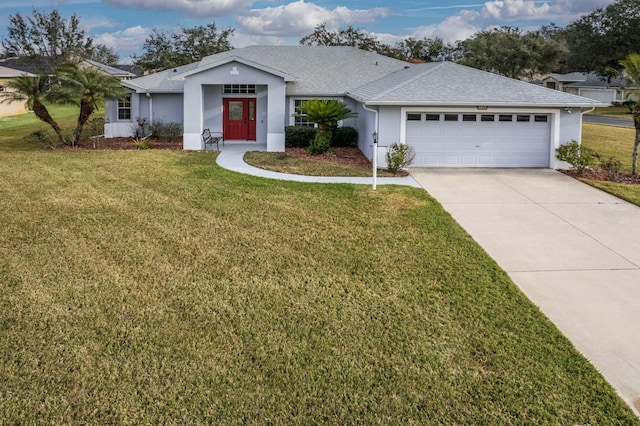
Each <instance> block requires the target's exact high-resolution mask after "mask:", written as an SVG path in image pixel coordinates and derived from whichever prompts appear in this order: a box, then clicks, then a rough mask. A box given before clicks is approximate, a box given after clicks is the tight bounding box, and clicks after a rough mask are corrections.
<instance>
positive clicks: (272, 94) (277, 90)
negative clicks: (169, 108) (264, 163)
mask: <svg viewBox="0 0 640 426" xmlns="http://www.w3.org/2000/svg"><path fill="white" fill-rule="evenodd" d="M214 82H215V83H214ZM285 88H286V85H285V81H284V79H283V77H282V76H278V75H274V74H272V73H270V72H266V71H265V70H261V69H257V68H255V67H253V66H250V65H247V64H243V63H240V62H236V61H233V60H232V61H229V62H226V63H222V64H219V65H212V66H211V67H210V68H208V67H204V69H201V70H197V71H194V73H193V74H187V75H185V76H184V149H185V150H205V149H208V148H207V147H205V144H204V142H203V140H202V131H203V130H204V129H209V130H210V131H211V132H221V133H222V134H223V138H224V139H225V140H224V142H225V144H227V143H229V142H231V141H238V142H243V143H255V144H262V145H264V146H265V147H266V150H267V151H272V152H282V151H284V148H285V143H284V142H285V140H284V139H285V137H284V127H285V123H286V95H285ZM252 141H255V142H252ZM220 145H221V144H220ZM214 149H215V147H214Z"/></svg>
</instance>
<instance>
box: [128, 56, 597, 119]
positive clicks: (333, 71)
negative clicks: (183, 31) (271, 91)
mask: <svg viewBox="0 0 640 426" xmlns="http://www.w3.org/2000/svg"><path fill="white" fill-rule="evenodd" d="M233 60H238V61H241V62H244V63H247V64H256V66H259V67H260V68H261V69H264V70H267V71H271V72H274V73H277V74H278V75H282V76H284V77H285V79H286V80H287V81H288V83H287V94H288V95H296V96H342V95H348V96H351V97H354V98H356V99H358V100H361V101H365V102H367V103H370V104H416V105H417V104H420V105H429V104H437V105H478V104H481V105H512V106H513V105H523V106H525V105H529V106H559V105H561V106H565V105H571V106H598V105H600V103H598V102H597V101H594V100H592V99H587V98H582V97H579V96H575V95H570V94H567V93H563V92H559V91H556V90H551V89H546V88H543V87H539V86H536V85H533V84H530V83H525V82H522V81H518V80H514V79H511V78H507V77H502V76H499V75H496V74H492V73H488V72H484V71H480V70H476V69H473V68H469V67H465V66H462V65H457V64H454V63H452V62H436V63H430V64H418V65H415V64H409V63H407V62H404V61H399V60H397V59H393V58H389V57H386V56H382V55H379V54H377V53H373V52H367V51H364V50H360V49H356V48H353V47H326V46H250V47H245V48H242V49H234V50H230V51H228V52H223V53H218V54H216V55H212V56H208V57H206V58H204V59H203V60H202V61H200V62H196V63H193V64H189V65H184V66H182V67H178V68H176V69H175V70H174V69H169V70H166V71H162V72H159V73H155V74H151V75H147V76H144V77H139V78H135V79H132V80H128V81H125V82H123V85H125V86H126V87H129V88H131V89H134V90H136V91H138V92H146V91H149V92H175V93H179V92H181V91H182V90H183V88H184V80H183V77H186V78H188V76H189V75H192V74H194V73H197V72H199V71H200V70H201V71H205V70H207V69H211V68H214V67H216V66H218V65H221V64H225V63H228V62H230V61H233Z"/></svg>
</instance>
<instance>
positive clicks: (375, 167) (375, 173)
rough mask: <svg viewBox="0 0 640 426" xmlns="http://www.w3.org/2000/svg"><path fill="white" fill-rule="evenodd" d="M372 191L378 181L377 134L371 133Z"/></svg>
mask: <svg viewBox="0 0 640 426" xmlns="http://www.w3.org/2000/svg"><path fill="white" fill-rule="evenodd" d="M372 172H373V190H374V191H375V190H376V186H377V180H378V132H373V170H372Z"/></svg>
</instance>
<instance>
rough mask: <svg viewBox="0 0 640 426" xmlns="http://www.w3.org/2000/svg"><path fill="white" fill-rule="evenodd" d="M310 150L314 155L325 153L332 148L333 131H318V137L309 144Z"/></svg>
mask: <svg viewBox="0 0 640 426" xmlns="http://www.w3.org/2000/svg"><path fill="white" fill-rule="evenodd" d="M308 149H309V152H310V153H311V154H313V155H317V154H324V153H325V152H327V151H329V150H330V149H331V133H330V132H316V137H315V138H314V139H313V141H312V142H311V144H310V145H309V148H308Z"/></svg>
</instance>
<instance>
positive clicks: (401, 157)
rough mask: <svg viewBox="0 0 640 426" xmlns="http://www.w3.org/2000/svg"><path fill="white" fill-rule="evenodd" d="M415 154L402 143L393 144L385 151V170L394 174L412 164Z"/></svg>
mask: <svg viewBox="0 0 640 426" xmlns="http://www.w3.org/2000/svg"><path fill="white" fill-rule="evenodd" d="M415 156H416V154H415V152H414V150H413V148H412V147H410V146H409V145H406V144H403V143H397V142H395V143H393V144H391V146H390V147H389V149H388V150H387V155H386V159H387V170H389V172H391V173H393V174H396V173H398V172H399V171H400V170H401V169H403V168H405V167H406V166H408V165H410V164H411V163H412V162H413V159H414V158H415Z"/></svg>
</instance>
